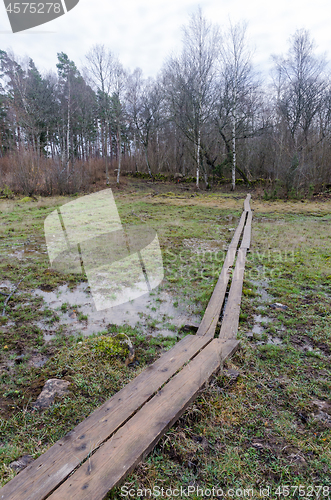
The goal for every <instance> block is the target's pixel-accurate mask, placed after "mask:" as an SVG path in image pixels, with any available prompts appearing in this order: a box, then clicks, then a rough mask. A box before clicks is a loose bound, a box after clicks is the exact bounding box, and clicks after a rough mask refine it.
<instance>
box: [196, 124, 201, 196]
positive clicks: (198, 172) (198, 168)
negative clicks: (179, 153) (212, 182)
mask: <svg viewBox="0 0 331 500" xmlns="http://www.w3.org/2000/svg"><path fill="white" fill-rule="evenodd" d="M200 139H201V136H200V129H199V131H198V144H197V182H196V185H197V188H199V174H200Z"/></svg>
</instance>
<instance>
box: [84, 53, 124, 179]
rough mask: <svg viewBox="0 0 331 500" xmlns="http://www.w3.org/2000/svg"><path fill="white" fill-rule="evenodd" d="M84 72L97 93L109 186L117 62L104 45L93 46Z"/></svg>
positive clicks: (87, 55)
mask: <svg viewBox="0 0 331 500" xmlns="http://www.w3.org/2000/svg"><path fill="white" fill-rule="evenodd" d="M85 58H86V63H87V65H86V67H85V69H86V71H87V74H88V78H89V80H90V82H91V84H92V86H93V87H94V89H95V90H96V91H97V94H98V102H99V118H100V122H101V149H102V156H103V157H104V159H105V170H106V183H107V185H109V168H108V140H109V121H110V113H111V111H110V96H111V93H112V90H113V87H114V83H115V74H116V67H117V65H118V61H117V59H116V57H115V56H114V54H113V53H112V52H111V51H110V50H107V49H106V48H105V46H104V45H98V44H97V45H94V47H92V49H91V50H90V51H89V52H88V54H86V56H85Z"/></svg>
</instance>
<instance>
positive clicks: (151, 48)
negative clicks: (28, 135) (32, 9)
mask: <svg viewBox="0 0 331 500" xmlns="http://www.w3.org/2000/svg"><path fill="white" fill-rule="evenodd" d="M39 1H40V0H39ZM58 1H59V0H58ZM198 5H200V6H201V8H202V11H203V14H204V15H205V16H206V17H207V18H208V19H209V20H211V21H213V22H215V23H218V24H219V25H220V26H221V28H222V27H225V26H226V25H227V24H228V21H229V19H231V21H232V22H233V23H234V22H236V21H240V20H245V21H247V22H248V36H249V38H250V41H251V46H252V48H253V50H254V51H255V53H254V59H253V60H254V62H255V63H256V64H257V68H258V69H259V70H261V71H268V69H269V68H270V66H271V61H270V55H271V54H280V53H284V52H285V51H286V50H287V41H288V38H289V36H290V35H292V34H293V33H294V32H295V30H296V29H297V28H306V29H308V30H309V31H310V33H311V35H312V37H313V38H314V39H315V41H316V43H317V45H318V51H319V52H327V53H328V51H329V47H330V48H331V30H330V17H331V4H330V2H329V0H314V1H313V2H312V1H311V0H300V1H299V0H292V1H291V2H290V1H289V0H277V1H275V2H266V1H265V0H251V1H250V2H247V0H204V1H200V2H197V3H195V2H194V1H192V0H154V2H150V0H121V1H116V2H112V1H109V0H99V1H98V2H93V1H91V0H80V2H79V4H78V5H77V6H76V7H75V8H74V9H72V10H71V11H70V12H68V13H67V14H66V15H64V16H62V17H59V18H58V19H55V20H54V21H51V22H49V23H47V24H44V25H42V26H39V27H37V28H35V29H32V30H29V31H25V32H21V33H16V34H12V33H11V31H10V25H9V21H8V18H7V14H6V11H5V7H4V4H3V2H1V5H0V9H1V11H0V49H2V50H7V49H8V48H11V49H12V50H13V51H14V53H15V54H17V55H19V56H24V55H28V56H30V57H32V59H33V60H34V61H35V63H36V65H37V67H38V68H39V69H40V70H49V69H53V70H55V69H56V68H55V64H56V62H57V57H56V54H57V52H61V51H63V52H66V53H67V54H68V56H69V58H70V59H72V60H74V61H75V63H76V64H77V66H78V67H81V66H82V64H83V62H84V55H85V54H86V52H88V50H89V49H90V47H91V46H92V45H94V44H96V43H100V44H104V45H106V46H107V47H109V48H110V49H111V50H113V51H114V52H115V53H116V54H117V55H118V56H119V58H120V60H121V62H122V63H123V64H124V66H125V67H127V68H129V69H131V70H133V69H134V68H135V67H137V66H138V67H140V68H141V69H142V70H143V73H144V75H145V76H155V75H156V74H157V72H158V71H159V70H160V68H161V66H162V63H163V61H164V59H165V58H166V57H167V56H168V55H169V54H170V53H171V52H173V51H178V50H180V47H181V36H182V33H181V26H182V25H183V24H185V23H187V22H188V19H189V15H190V14H191V13H192V12H194V11H195V10H196V9H197V7H198ZM327 55H329V54H327Z"/></svg>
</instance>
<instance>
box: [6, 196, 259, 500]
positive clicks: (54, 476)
mask: <svg viewBox="0 0 331 500" xmlns="http://www.w3.org/2000/svg"><path fill="white" fill-rule="evenodd" d="M249 200H250V195H247V198H246V200H245V202H244V211H243V213H242V215H241V218H240V221H239V225H238V227H237V229H236V231H235V233H234V236H233V238H232V241H231V243H230V246H229V248H228V252H227V255H226V258H225V262H224V265H223V268H222V272H221V274H220V276H219V279H218V282H217V284H216V286H215V289H214V291H213V294H212V297H211V299H210V302H209V304H208V306H207V308H206V311H205V314H204V317H203V319H202V321H201V324H200V327H199V329H198V331H197V334H196V335H188V336H186V337H184V338H183V339H182V340H181V341H180V342H178V343H177V344H176V345H175V346H174V347H173V348H172V349H170V350H169V351H167V352H165V353H164V354H163V355H162V356H161V357H160V358H159V359H158V360H157V361H156V362H155V363H153V364H152V365H150V366H148V367H147V368H145V370H144V371H142V372H141V373H140V375H138V376H137V377H136V378H135V379H134V380H132V381H131V382H130V383H129V384H127V385H126V386H125V387H124V388H123V389H122V390H120V391H119V392H118V393H116V394H115V395H114V396H112V397H111V398H110V399H109V400H108V401H106V402H105V403H104V404H103V405H102V406H101V407H100V408H98V409H97V410H95V411H94V412H93V413H92V414H91V415H90V416H89V417H88V418H86V419H85V420H83V422H81V423H80V424H78V425H77V427H75V428H74V429H73V430H72V431H71V432H69V433H68V434H67V435H66V436H64V437H63V438H62V439H60V440H59V441H57V442H56V443H55V444H54V445H53V446H52V447H51V448H49V450H48V451H47V452H46V453H44V454H43V455H41V456H40V457H38V458H37V459H36V460H35V461H34V462H33V463H32V464H30V465H29V466H28V467H26V468H25V469H24V470H23V471H22V472H20V473H19V474H18V475H17V476H16V477H15V478H14V479H12V480H11V481H10V482H9V483H7V484H6V485H5V486H4V487H3V488H2V489H0V499H1V500H44V499H46V498H49V499H51V500H64V499H66V500H74V499H77V500H83V499H84V500H99V499H100V500H101V499H102V498H104V497H105V495H106V494H107V493H108V492H109V490H111V489H112V488H114V487H115V486H117V485H119V484H120V483H121V482H122V481H123V480H124V478H125V477H127V476H128V474H130V472H132V471H133V469H134V468H135V467H136V466H137V464H138V463H139V462H140V461H141V460H143V459H144V458H145V457H146V455H147V454H148V453H149V452H150V451H151V450H152V449H153V448H154V446H155V445H156V443H157V442H158V441H159V439H160V438H161V437H162V436H163V434H165V432H166V431H167V430H168V429H169V428H170V427H171V426H172V425H173V424H174V423H175V422H176V420H177V419H178V418H179V417H180V416H181V415H182V413H183V412H184V411H185V409H186V408H187V407H188V406H189V405H190V404H191V403H192V401H194V399H195V398H196V397H197V395H198V393H199V391H200V390H201V389H202V388H203V386H204V384H205V383H206V382H207V381H208V380H209V379H210V378H211V377H212V375H213V374H215V373H216V372H217V371H218V370H219V369H220V368H222V364H223V361H224V360H225V359H226V358H228V357H229V356H231V355H232V354H233V353H234V352H235V351H236V350H237V349H238V347H239V341H238V340H237V339H236V336H237V329H238V322H239V311H240V302H241V293H242V284H243V276H244V269H245V259H246V252H247V250H248V249H249V246H250V236H251V222H252V212H251V209H250V205H249ZM240 241H241V243H240ZM239 243H240V245H239ZM234 263H235V267H234V270H233V266H234ZM231 271H232V272H231ZM230 278H231V287H230V290H229V295H228V300H227V303H226V305H225V307H224V315H223V320H222V323H221V328H220V331H219V337H218V338H214V337H215V331H216V327H217V323H218V322H219V317H220V313H221V310H222V307H223V303H224V299H225V295H226V291H227V288H228V285H229V281H230Z"/></svg>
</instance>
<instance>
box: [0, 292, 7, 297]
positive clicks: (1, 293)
mask: <svg viewBox="0 0 331 500" xmlns="http://www.w3.org/2000/svg"><path fill="white" fill-rule="evenodd" d="M0 295H4V296H5V297H8V295H9V293H4V292H0Z"/></svg>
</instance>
